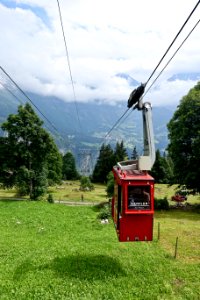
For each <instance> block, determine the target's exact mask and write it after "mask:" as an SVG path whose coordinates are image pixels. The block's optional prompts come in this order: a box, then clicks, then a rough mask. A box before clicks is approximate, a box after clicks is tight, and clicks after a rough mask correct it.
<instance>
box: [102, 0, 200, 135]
mask: <svg viewBox="0 0 200 300" xmlns="http://www.w3.org/2000/svg"><path fill="white" fill-rule="evenodd" d="M199 3H200V0H199V1H198V2H197V3H196V5H195V7H194V8H193V10H192V11H191V13H190V14H189V16H188V17H187V19H186V20H185V22H184V23H183V25H182V26H181V28H180V30H179V31H178V33H177V34H176V36H175V37H174V39H173V41H172V42H171V44H170V45H169V47H168V48H167V50H166V51H165V53H164V55H163V56H162V58H161V59H160V61H159V62H158V64H157V66H156V67H155V69H154V70H153V72H152V73H151V75H150V76H149V78H148V80H147V81H146V82H145V83H144V84H141V85H140V86H139V87H138V88H137V89H141V90H142V86H143V87H144V88H145V87H146V85H147V84H148V82H149V81H150V79H151V78H152V76H153V75H154V74H155V72H156V70H157V69H158V67H159V66H160V64H161V62H162V61H163V59H164V58H165V56H166V55H167V53H168V52H169V50H170V48H171V47H172V45H173V44H174V42H175V41H176V39H177V38H178V36H179V35H180V33H181V31H182V30H183V28H184V27H185V25H186V24H187V22H188V21H189V19H190V18H191V16H192V15H193V13H194V11H195V10H196V9H197V6H198V5H199ZM197 25H198V22H197V24H196V25H195V27H196V26H197ZM195 27H194V28H193V29H192V31H193V30H194V29H195ZM192 31H191V32H192ZM190 34H191V33H190ZM190 34H189V35H190ZM189 35H188V36H189ZM187 38H188V37H187ZM187 38H186V39H187ZM186 39H185V40H186ZM185 40H184V42H185ZM184 42H183V43H184ZM183 43H182V44H183ZM182 44H181V45H180V47H179V48H178V49H177V51H176V52H178V50H179V49H180V48H181V46H182ZM175 54H176V53H175ZM175 54H174V56H175ZM174 56H173V57H174ZM173 57H172V58H173ZM172 58H171V59H170V61H171V60H172ZM170 61H169V62H170ZM169 62H168V64H169ZM164 69H165V68H164ZM161 73H162V72H161ZM156 80H157V79H156ZM152 85H153V84H152ZM152 85H151V87H152ZM137 89H135V90H133V91H132V93H131V95H130V97H129V100H128V109H127V110H126V111H125V113H123V115H122V116H121V117H120V118H119V119H118V120H117V121H116V122H115V124H114V125H113V126H112V128H111V129H110V130H109V132H108V133H107V134H106V135H105V137H104V140H105V138H106V137H107V136H108V135H109V134H110V133H111V132H112V130H113V129H114V128H115V127H116V126H117V125H118V124H119V122H120V121H121V119H122V118H123V117H124V116H125V115H126V113H127V112H128V110H129V109H130V107H131V104H132V103H133V102H134V101H132V99H130V98H131V96H134V94H135V92H136V91H137ZM148 90H149V89H148ZM143 92H144V90H143ZM146 93H147V92H146ZM146 93H145V95H146ZM141 97H142V93H141ZM129 103H130V105H129ZM125 119H126V118H125Z"/></svg>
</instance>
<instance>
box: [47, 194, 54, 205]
mask: <svg viewBox="0 0 200 300" xmlns="http://www.w3.org/2000/svg"><path fill="white" fill-rule="evenodd" d="M47 201H48V202H49V203H54V199H53V195H52V194H49V195H48V197H47Z"/></svg>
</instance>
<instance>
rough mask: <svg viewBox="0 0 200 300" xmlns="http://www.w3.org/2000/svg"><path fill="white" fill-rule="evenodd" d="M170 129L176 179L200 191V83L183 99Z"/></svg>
mask: <svg viewBox="0 0 200 300" xmlns="http://www.w3.org/2000/svg"><path fill="white" fill-rule="evenodd" d="M168 130H169V140H170V143H169V146H168V151H169V155H170V157H171V158H172V160H173V163H174V176H175V180H176V181H177V183H179V184H180V185H186V187H187V188H188V189H192V190H193V191H198V192H200V82H198V84H197V85H196V86H195V87H194V88H193V89H191V90H190V91H189V93H188V94H187V95H186V96H184V97H183V98H182V100H181V102H180V105H179V106H178V108H177V110H176V111H175V113H174V115H173V117H172V119H171V120H170V122H169V124H168Z"/></svg>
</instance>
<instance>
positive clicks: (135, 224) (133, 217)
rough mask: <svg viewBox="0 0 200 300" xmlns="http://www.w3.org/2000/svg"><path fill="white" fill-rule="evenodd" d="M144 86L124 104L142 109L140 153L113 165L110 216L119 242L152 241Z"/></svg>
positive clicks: (149, 129) (151, 149) (150, 140)
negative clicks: (142, 147) (141, 154)
mask: <svg viewBox="0 0 200 300" xmlns="http://www.w3.org/2000/svg"><path fill="white" fill-rule="evenodd" d="M144 88H145V85H143V84H142V85H141V86H140V87H138V88H137V89H136V90H134V91H133V92H132V93H131V95H130V97H129V100H128V107H129V108H130V107H132V106H133V105H135V106H134V109H138V110H139V111H141V112H142V117H143V142H144V154H143V156H140V157H138V159H137V160H129V161H122V162H118V163H117V165H116V166H114V167H113V174H114V182H115V186H114V196H113V199H112V218H113V221H114V225H115V229H116V232H117V235H118V239H119V241H120V242H126V241H152V239H153V215H154V179H153V178H152V177H151V176H150V175H149V174H148V171H149V170H151V168H152V166H153V164H154V161H155V146H154V136H153V125H152V114H151V104H150V103H149V102H145V103H143V102H142V99H141V96H142V94H143V93H144Z"/></svg>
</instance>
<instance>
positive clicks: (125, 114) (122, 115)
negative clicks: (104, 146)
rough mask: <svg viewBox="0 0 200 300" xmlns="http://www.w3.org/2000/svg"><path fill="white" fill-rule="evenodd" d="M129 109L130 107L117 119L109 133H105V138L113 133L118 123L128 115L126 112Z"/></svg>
mask: <svg viewBox="0 0 200 300" xmlns="http://www.w3.org/2000/svg"><path fill="white" fill-rule="evenodd" d="M128 110H129V108H127V109H126V110H125V112H124V113H123V115H122V116H121V117H120V118H119V119H118V120H117V122H116V123H115V124H114V125H113V126H112V128H111V129H110V130H109V131H108V132H107V134H106V135H105V137H104V139H103V140H105V139H106V138H107V137H108V136H109V134H110V133H111V131H112V130H113V129H114V128H115V127H116V126H117V124H118V123H119V122H120V120H121V119H122V118H123V117H124V116H125V115H126V113H127V112H128Z"/></svg>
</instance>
